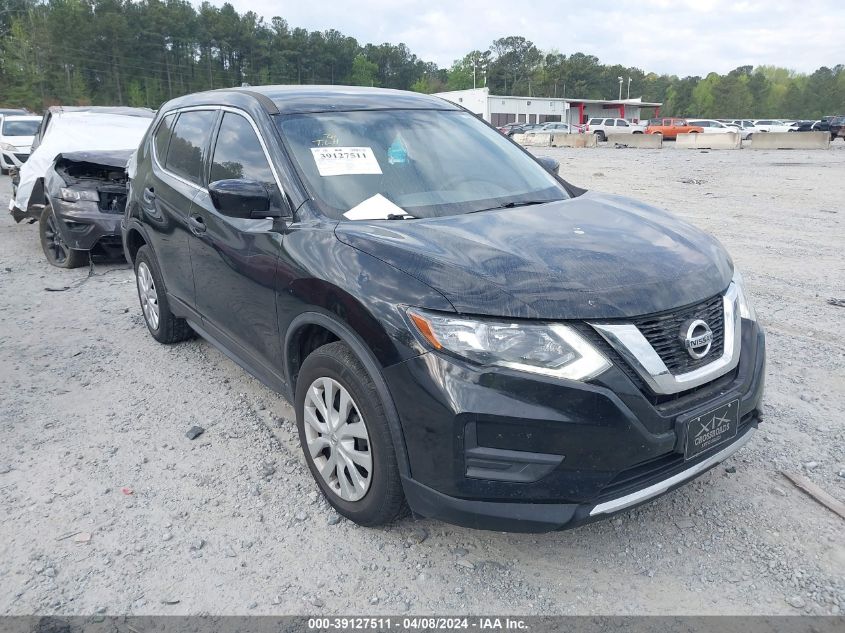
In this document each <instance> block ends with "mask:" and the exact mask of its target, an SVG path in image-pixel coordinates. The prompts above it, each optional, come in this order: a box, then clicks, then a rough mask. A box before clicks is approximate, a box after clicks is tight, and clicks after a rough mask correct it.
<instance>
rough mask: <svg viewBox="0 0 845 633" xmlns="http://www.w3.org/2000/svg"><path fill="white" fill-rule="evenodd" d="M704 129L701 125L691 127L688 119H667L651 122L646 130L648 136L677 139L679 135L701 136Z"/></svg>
mask: <svg viewBox="0 0 845 633" xmlns="http://www.w3.org/2000/svg"><path fill="white" fill-rule="evenodd" d="M702 132H704V128H703V127H701V126H700V125H690V124H689V123H688V122H687V120H686V119H676V118H672V117H667V118H663V119H657V120H656V122H655V120H654V119H652V120H651V121H649V123H648V127H646V129H645V133H646V134H662V135H663V138H671V139H674V138H677V137H678V134H700V133H702Z"/></svg>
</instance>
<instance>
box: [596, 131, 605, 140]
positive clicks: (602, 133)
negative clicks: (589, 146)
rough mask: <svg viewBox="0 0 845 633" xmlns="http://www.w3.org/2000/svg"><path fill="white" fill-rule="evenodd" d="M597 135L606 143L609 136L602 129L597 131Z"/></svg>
mask: <svg viewBox="0 0 845 633" xmlns="http://www.w3.org/2000/svg"><path fill="white" fill-rule="evenodd" d="M596 136H597V137H598V141H599V143H604V142H605V141H606V140H607V136H606V135H605V133H604V132H602V131H601V130H597V131H596Z"/></svg>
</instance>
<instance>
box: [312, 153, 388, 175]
mask: <svg viewBox="0 0 845 633" xmlns="http://www.w3.org/2000/svg"><path fill="white" fill-rule="evenodd" d="M311 153H312V154H313V155H314V162H315V163H317V170H318V171H319V172H320V175H321V176H351V175H357V174H381V167H379V164H378V160H376V155H375V154H374V153H373V150H372V148H370V147H312V148H311Z"/></svg>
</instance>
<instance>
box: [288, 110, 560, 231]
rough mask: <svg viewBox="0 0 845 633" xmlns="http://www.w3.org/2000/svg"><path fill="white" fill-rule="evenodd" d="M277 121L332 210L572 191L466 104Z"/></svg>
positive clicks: (440, 212)
mask: <svg viewBox="0 0 845 633" xmlns="http://www.w3.org/2000/svg"><path fill="white" fill-rule="evenodd" d="M277 122H278V126H279V129H280V131H281V133H282V137H283V139H284V141H285V142H286V144H287V146H288V147H289V149H290V150H291V153H292V154H293V158H294V162H295V163H296V166H297V169H298V171H299V173H300V175H301V176H302V179H303V181H304V182H305V185H306V187H307V188H308V191H309V193H310V194H311V195H312V196H313V198H314V200H315V201H316V203H317V205H318V206H319V207H320V210H321V211H323V212H324V213H325V214H326V215H328V216H330V217H332V218H335V219H344V218H345V219H360V220H372V219H392V218H395V217H407V216H412V217H416V218H424V217H438V216H445V215H457V214H461V213H472V212H476V211H483V210H486V209H491V208H501V207H506V206H518V205H522V204H536V203H540V202H551V201H554V200H563V199H565V198H568V197H569V196H568V194H567V192H566V189H564V187H563V185H561V184H560V182H558V181H557V180H556V179H555V178H554V177H553V176H552V175H551V174H549V173H548V172H547V171H546V170H545V169H543V167H541V166H540V165H539V164H537V163H536V162H535V161H534V160H532V159H531V157H530V156H527V155H526V154H525V153H524V152H522V151H521V150H520V149H519V148H518V147H516V146H515V145H514V144H513V143H511V142H510V141H509V140H507V139H506V138H505V137H503V136H502V135H501V134H500V133H499V132H497V131H496V130H494V129H492V128H490V127H488V126H486V125H485V124H484V123H482V122H481V121H479V120H478V119H477V118H476V117H475V116H473V115H471V114H468V113H466V112H457V111H441V110H377V111H356V112H328V113H318V114H301V115H289V116H279V117H277Z"/></svg>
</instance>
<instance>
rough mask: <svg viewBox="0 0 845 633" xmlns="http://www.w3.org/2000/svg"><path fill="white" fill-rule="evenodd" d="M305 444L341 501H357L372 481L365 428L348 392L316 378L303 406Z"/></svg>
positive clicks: (370, 452) (318, 469)
mask: <svg viewBox="0 0 845 633" xmlns="http://www.w3.org/2000/svg"><path fill="white" fill-rule="evenodd" d="M304 419H305V425H304V426H305V440H306V443H307V445H308V452H309V454H310V456H311V459H312V460H313V461H314V465H315V466H316V467H317V471H318V472H319V473H320V476H321V477H322V478H323V481H325V483H326V484H327V485H328V487H329V488H330V489H331V490H332V491H333V492H334V493H335V494H336V495H337V496H339V497H340V498H341V499H343V500H344V501H359V500H360V499H362V498H363V497H364V495H366V494H367V491H368V490H369V489H370V484H371V483H372V479H373V458H372V450H371V445H370V436H369V434H368V433H367V426H366V425H365V424H364V419H363V418H362V417H361V413H360V411H359V410H358V406H357V405H356V404H355V401H354V400H353V399H352V396H351V395H350V393H349V391H347V390H346V388H345V387H344V386H343V385H341V384H340V383H339V382H337V381H336V380H334V379H332V378H327V377H322V378H317V379H316V380H315V381H314V382H313V383H311V386H310V387H309V388H308V392H307V394H306V396H305V406H304Z"/></svg>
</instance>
